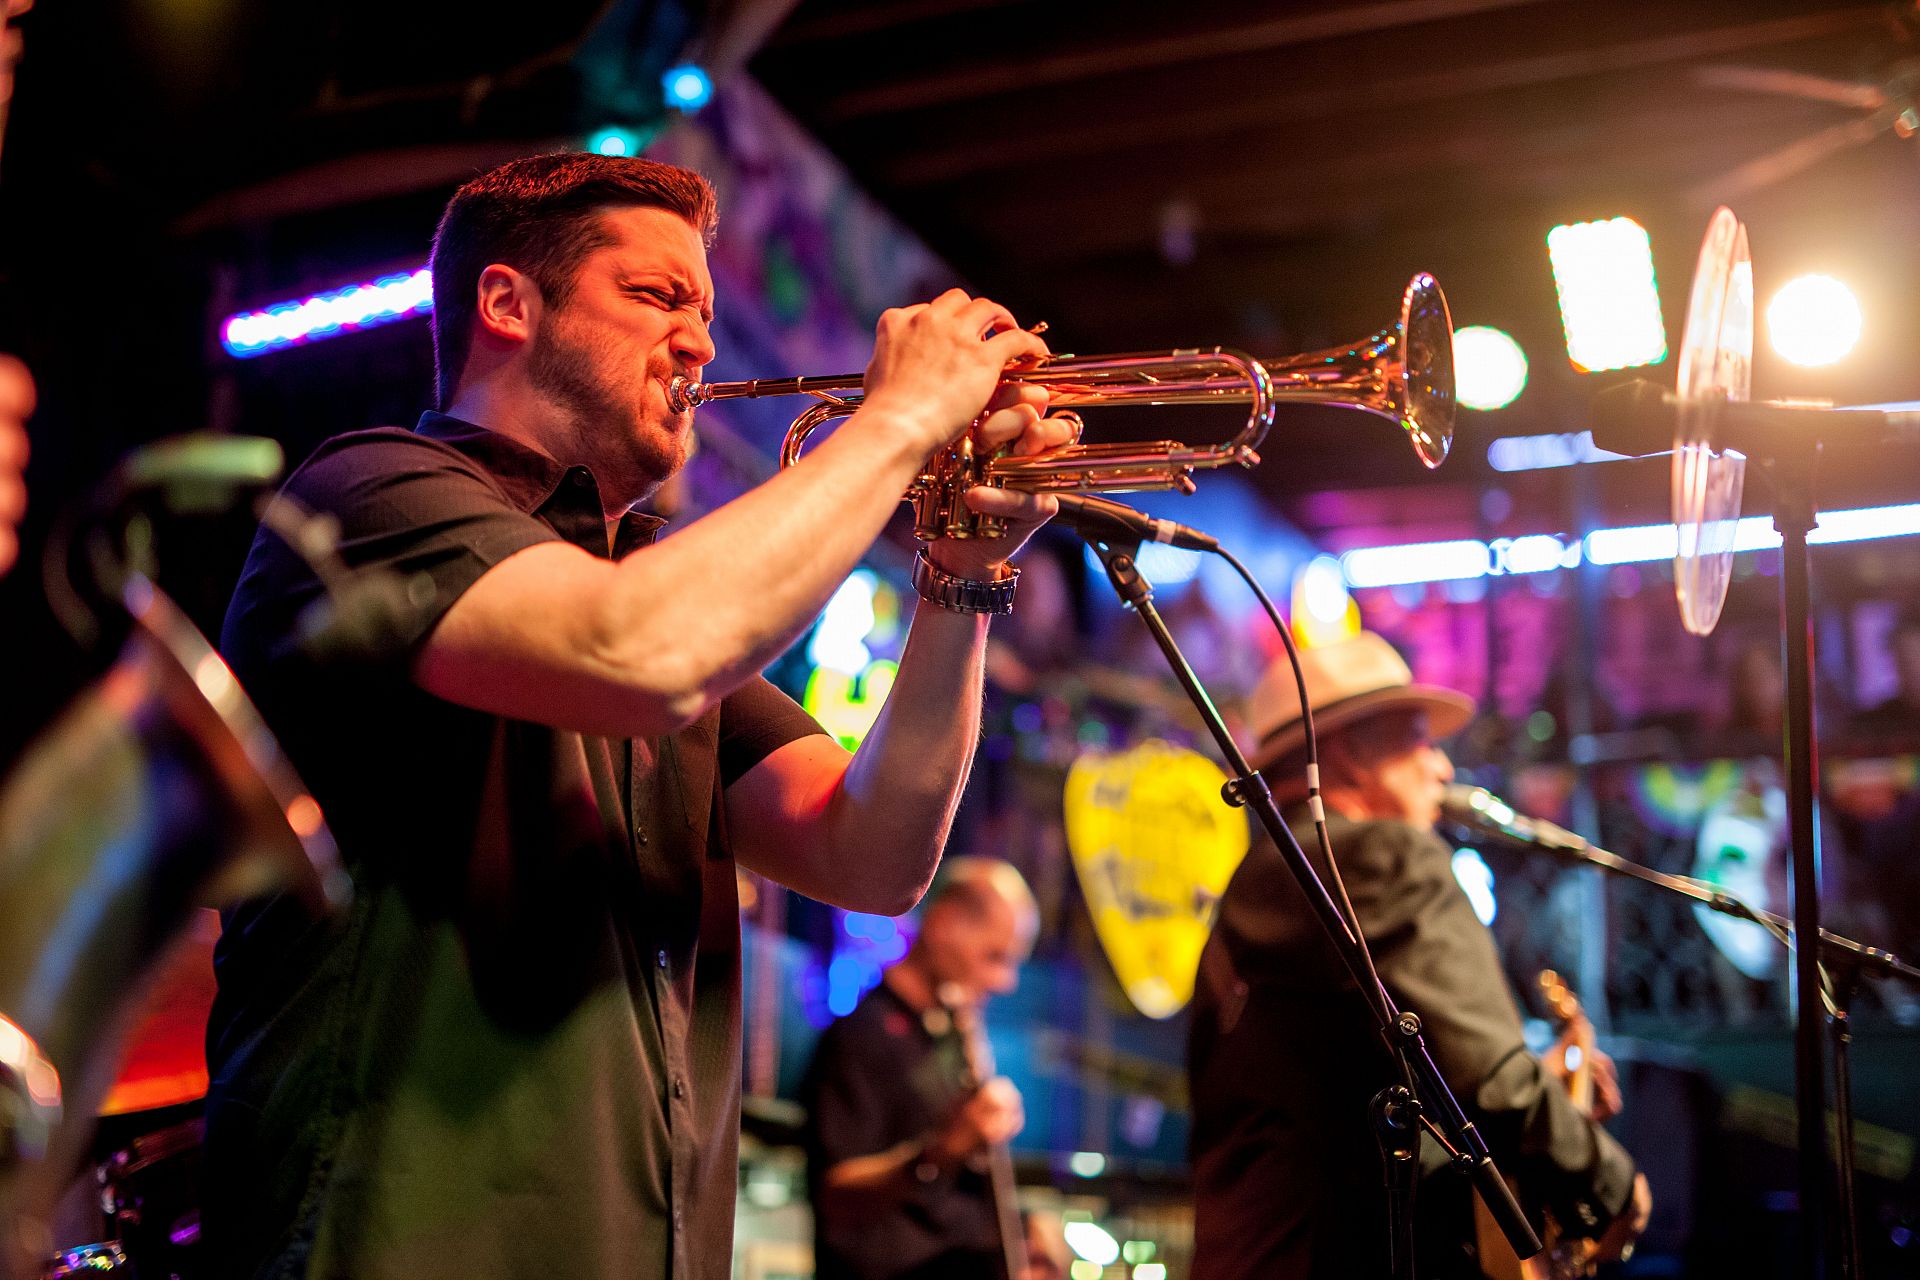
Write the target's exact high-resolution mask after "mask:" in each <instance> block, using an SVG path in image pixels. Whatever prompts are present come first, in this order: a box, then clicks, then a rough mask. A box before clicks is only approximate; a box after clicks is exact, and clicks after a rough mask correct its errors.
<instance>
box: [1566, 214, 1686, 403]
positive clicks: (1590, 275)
mask: <svg viewBox="0 0 1920 1280" xmlns="http://www.w3.org/2000/svg"><path fill="white" fill-rule="evenodd" d="M1547 257H1548V258H1549V259H1550V260H1551V262H1552V264H1553V287H1554V289H1555V290H1556V291H1557V292H1558V293H1559V295H1560V325H1561V328H1562V329H1564V330H1565V331H1566V335H1567V358H1568V359H1569V360H1571V361H1573V365H1574V367H1575V368H1576V369H1579V370H1580V371H1581V372H1583V373H1597V372H1599V371H1601V370H1603V369H1630V368H1633V367H1634V366H1635V365H1643V364H1658V363H1659V362H1660V361H1662V360H1665V359H1666V358H1667V331H1666V328H1665V326H1664V325H1663V324H1662V323H1661V321H1660V285H1659V282H1658V281H1657V280H1656V279H1655V278H1654V274H1653V242H1652V240H1650V239H1649V238H1648V236H1647V231H1646V228H1645V227H1642V226H1641V225H1640V224H1639V223H1637V222H1635V221H1634V220H1633V219H1632V218H1609V219H1607V220H1606V221H1604V222H1573V223H1568V224H1565V225H1563V226H1558V227H1555V228H1554V229H1553V230H1551V231H1549V232H1547Z"/></svg>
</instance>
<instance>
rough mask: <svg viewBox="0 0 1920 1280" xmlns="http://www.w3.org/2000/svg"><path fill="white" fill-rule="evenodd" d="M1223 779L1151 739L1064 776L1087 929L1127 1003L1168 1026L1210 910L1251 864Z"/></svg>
mask: <svg viewBox="0 0 1920 1280" xmlns="http://www.w3.org/2000/svg"><path fill="white" fill-rule="evenodd" d="M1226 781H1227V775H1226V774H1225V773H1223V772H1222V771H1221V769H1220V766H1218V765H1216V764H1215V763H1214V762H1213V761H1211V760H1209V759H1207V758H1206V757H1205V756H1202V755H1199V754H1197V753H1195V752H1192V751H1188V750H1187V749H1186V748H1184V747H1176V746H1174V745H1173V744H1172V743H1168V742H1161V741H1159V740H1157V739H1155V740H1151V741H1147V742H1143V743H1141V744H1140V745H1139V746H1137V747H1134V748H1132V749H1131V750H1128V751H1123V752H1120V753H1119V754H1117V755H1088V756H1082V757H1080V759H1078V760H1076V761H1074V764H1073V768H1072V769H1070V770H1069V771H1068V773H1067V793H1066V808H1067V848H1068V850H1069V851H1070V852H1071V853H1072V854H1073V867H1074V870H1075V872H1077V873H1078V874H1079V876H1080V891H1081V892H1082V893H1083V894H1084V895H1085V896H1086V899H1087V907H1088V909H1089V910H1090V911H1091V912H1092V913H1093V929H1094V933H1095V934H1096V935H1097V936H1098V937H1099V939H1100V945H1101V946H1102V947H1104V948H1105V949H1106V953H1107V959H1108V960H1109V961H1110V962H1111V963H1112V964H1113V972H1114V976H1115V977H1117V978H1119V979H1120V985H1121V987H1122V988H1124V989H1125V991H1126V993H1127V998H1128V999H1129V1000H1132V1001H1133V1004H1134V1007H1135V1008H1137V1009H1139V1010H1140V1012H1141V1013H1144V1014H1146V1015H1147V1016H1148V1017H1149V1018H1169V1017H1172V1016H1173V1015H1174V1014H1176V1013H1178V1012H1179V1011H1180V1010H1181V1008H1183V1007H1184V1006H1185V1005H1186V1003H1187V1001H1188V1000H1191V999H1192V998H1193V979H1194V973H1195V971H1196V970H1197V969H1198V968H1199V967H1200V949H1201V948H1202V947H1204V946H1205V945H1206V942H1207V933H1208V931H1209V930H1210V929H1211V928H1212V927H1213V914H1214V908H1215V907H1216V905H1217V904H1218V903H1219V901H1220V895H1221V894H1222V893H1224V892H1226V888H1227V881H1228V880H1229V879H1230V878H1231V877H1232V876H1233V872H1234V868H1235V867H1238V866H1239V865H1240V859H1241V858H1243V857H1245V856H1246V852H1247V843H1248V831H1247V820H1246V816H1245V815H1244V814H1242V813H1241V812H1240V811H1239V810H1238V809H1235V808H1233V807H1231V806H1230V805H1228V804H1227V802H1226V801H1225V800H1223V799H1221V798H1220V788H1221V786H1222V785H1224V784H1225V783H1226Z"/></svg>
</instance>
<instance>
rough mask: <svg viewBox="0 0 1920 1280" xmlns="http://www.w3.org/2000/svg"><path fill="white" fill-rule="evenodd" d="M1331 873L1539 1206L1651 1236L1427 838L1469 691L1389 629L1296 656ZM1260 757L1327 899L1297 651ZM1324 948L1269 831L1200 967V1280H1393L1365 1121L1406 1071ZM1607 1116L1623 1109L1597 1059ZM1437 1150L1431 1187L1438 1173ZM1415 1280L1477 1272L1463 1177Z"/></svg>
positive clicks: (1425, 1185) (1280, 681) (1627, 1234)
mask: <svg viewBox="0 0 1920 1280" xmlns="http://www.w3.org/2000/svg"><path fill="white" fill-rule="evenodd" d="M1301 659H1302V665H1303V668H1304V674H1305V677H1306V681H1305V682H1306V688H1307V698H1308V702H1309V705H1310V706H1311V707H1312V709H1313V721H1314V728H1315V730H1316V733H1317V736H1318V740H1319V756H1320V770H1321V782H1320V786H1321V793H1322V798H1323V800H1324V803H1325V806H1326V810H1327V828H1328V835H1329V838H1330V842H1331V844H1332V847H1333V852H1334V862H1335V865H1336V866H1337V868H1338V871H1339V878H1340V879H1343V880H1344V883H1345V890H1346V895H1347V896H1348V897H1350V899H1351V902H1352V912H1353V914H1354V915H1356V916H1357V917H1358V920H1359V924H1360V928H1361V931H1362V933H1364V935H1365V936H1366V939H1367V942H1368V944H1369V946H1370V947H1371V949H1372V952H1373V957H1374V961H1375V964H1376V966H1377V967H1378V969H1379V973H1380V977H1381V980H1382V981H1383V982H1385V983H1386V985H1387V987H1388V989H1389V990H1390V991H1391V992H1392V993H1393V996H1394V999H1395V1000H1396V1001H1397V1002H1398V1003H1399V1004H1400V1005H1401V1007H1402V1008H1404V1009H1408V1010H1411V1011H1413V1012H1415V1013H1418V1014H1419V1015H1420V1017H1421V1019H1422V1022H1423V1025H1424V1028H1425V1032H1426V1039H1427V1044H1428V1047H1429V1048H1430V1050H1431V1051H1432V1053H1433V1057H1434V1060H1435V1062H1436V1063H1437V1064H1438V1065H1439V1067H1440V1070H1441V1072H1442V1074H1443V1075H1444V1076H1445V1077H1446V1079H1447V1083H1448V1086H1449V1087H1450V1088H1451V1089H1452V1090H1453V1091H1454V1093H1455V1094H1456V1095H1457V1096H1458V1097H1459V1099H1460V1101H1461V1103H1462V1104H1463V1105H1464V1106H1465V1107H1466V1108H1467V1110H1468V1112H1469V1114H1470V1117H1471V1118H1472V1119H1473V1120H1474V1121H1475V1122H1476V1123H1477V1124H1478V1125H1479V1127H1480V1129H1481V1130H1482V1132H1483V1133H1484V1134H1485V1136H1486V1138H1487V1141H1488V1143H1489V1145H1491V1146H1492V1148H1493V1151H1494V1156H1495V1158H1496V1160H1497V1161H1498V1162H1499V1163H1500V1165H1501V1167H1502V1169H1503V1171H1504V1172H1505V1173H1506V1174H1507V1175H1508V1176H1509V1177H1513V1178H1517V1179H1518V1182H1519V1192H1520V1198H1521V1202H1522V1204H1523V1205H1524V1206H1525V1207H1526V1208H1527V1209H1528V1211H1529V1212H1530V1213H1538V1212H1539V1211H1540V1210H1541V1209H1543V1208H1544V1209H1548V1210H1550V1211H1551V1212H1552V1213H1553V1216H1554V1219H1555V1221H1556V1222H1558V1223H1560V1224H1562V1225H1563V1227H1564V1228H1565V1229H1566V1230H1568V1231H1569V1232H1570V1233H1572V1234H1576V1235H1587V1236H1599V1237H1600V1238H1601V1249H1600V1254H1601V1257H1602V1258H1603V1259H1605V1258H1608V1257H1618V1256H1619V1255H1620V1253H1621V1251H1622V1250H1623V1249H1624V1248H1625V1247H1626V1246H1627V1245H1628V1244H1629V1243H1630V1242H1631V1241H1632V1240H1633V1239H1634V1237H1635V1236H1637V1235H1638V1233H1639V1231H1640V1230H1641V1229H1643V1228H1644V1227H1645V1225H1646V1216H1647V1212H1648V1210H1649V1208H1650V1206H1651V1201H1650V1197H1649V1195H1648V1192H1647V1186H1646V1180H1645V1178H1644V1177H1641V1176H1639V1175H1637V1174H1636V1173H1635V1169H1634V1162H1633V1160H1632V1158H1631V1157H1630V1156H1629V1155H1628V1154H1627V1153H1626V1151H1625V1150H1624V1149H1623V1148H1622V1147H1621V1146H1620V1145H1619V1144H1618V1143H1617V1142H1615V1141H1614V1140H1613V1138H1611V1137H1610V1136H1608V1134H1607V1133H1606V1132H1605V1131H1604V1130H1603V1129H1601V1128H1600V1126H1599V1124H1598V1123H1597V1122H1596V1121H1595V1120H1593V1119H1590V1118H1588V1117H1587V1116H1584V1115H1582V1114H1581V1113H1580V1112H1579V1111H1577V1110H1576V1109H1575V1108H1574V1106H1573V1104H1572V1102H1571V1101H1569V1099H1568V1096H1567V1094H1566V1092H1565V1090H1564V1089H1563V1088H1562V1087H1561V1086H1560V1084H1559V1082H1558V1081H1557V1080H1556V1079H1555V1077H1554V1075H1553V1073H1552V1071H1551V1070H1550V1069H1549V1068H1548V1067H1547V1066H1546V1065H1545V1064H1543V1063H1542V1062H1541V1061H1540V1060H1539V1059H1537V1058H1535V1057H1534V1056H1533V1055H1532V1054H1530V1053H1528V1052H1527V1050H1526V1048H1525V1046H1524V1044H1523V1041H1522V1033H1521V1024H1520V1015H1519V1012H1518V1010H1517V1009H1516V1007H1515V1005H1514V1001H1513V997H1512V995H1511V994H1510V993H1509V991H1508V989H1507V985H1506V982H1505V979H1504V976H1503V975H1502V973H1501V970H1500V964H1499V958H1498V956H1497V954H1496V953H1495V950H1494V946H1493V940H1492V937H1491V935H1490V934H1489V933H1488V932H1487V930H1486V928H1485V927H1484V926H1483V925H1482V924H1481V923H1480V921H1479V919H1478V918H1477V917H1476V916H1475V915H1474V912H1473V908H1472V906H1471V904H1470V903H1469V902H1468V900H1467V897H1466V895H1465V893H1464V892H1462V890H1461V889H1460V887H1459V885H1458V883H1457V882H1456V881H1455V880H1454V878H1453V869H1452V851H1451V850H1450V849H1449V848H1448V847H1447V845H1446V844H1445V843H1443V842H1442V841H1441V840H1440V839H1439V837H1437V836H1436V835H1435V834H1434V832H1433V824H1434V822H1435V821H1436V820H1437V819H1438V818H1439V814H1440V798H1441V794H1442V791H1443V788H1444V787H1445V786H1446V784H1447V783H1448V782H1449V781H1450V780H1451V779H1452V777H1453V765H1452V763H1451V762H1450V761H1449V760H1448V759H1447V756H1446V754H1445V752H1443V751H1442V750H1441V749H1440V748H1439V747H1438V746H1436V745H1435V741H1436V740H1437V739H1440V738H1445V737H1447V736H1449V735H1451V734H1453V733H1455V732H1457V731H1458V730H1459V729H1461V728H1463V727H1464V726H1465V725H1466V723H1467V722H1468V720H1469V719H1471V718H1472V715H1473V710H1474V704H1473V700H1472V699H1471V698H1468V697H1466V696H1465V695H1464V694H1461V693H1457V692H1455V691H1454V690H1451V689H1445V688H1440V687H1437V686H1433V685H1423V684H1416V683H1415V682H1414V680H1413V674H1412V672H1411V671H1410V670H1409V669H1408V667H1407V664H1406V662H1405V661H1404V660H1403V659H1402V658H1401V657H1400V655H1399V654H1398V653H1396V652H1395V651H1394V649H1393V647H1392V646H1391V645H1390V644H1388V643H1387V642H1386V641H1385V640H1384V639H1382V638H1381V637H1380V636H1378V635H1375V634H1373V633H1371V632H1364V633H1362V634H1360V635H1359V636H1356V637H1354V638H1353V639H1350V640H1345V641H1341V642H1339V643H1336V644H1330V645H1326V646H1324V647H1320V648H1315V649H1309V650H1307V651H1305V652H1304V653H1302V655H1301ZM1247 721H1248V725H1249V728H1250V729H1251V731H1252V732H1253V733H1254V734H1255V735H1256V737H1257V742H1258V745H1257V747H1256V749H1255V750H1254V751H1253V752H1252V755H1251V758H1252V761H1253V763H1254V764H1255V766H1256V767H1258V768H1259V769H1260V770H1261V772H1262V773H1263V775H1264V776H1265V777H1266V778H1267V780H1268V783H1269V784H1270V785H1271V786H1272V787H1273V789H1274V793H1275V796H1276V798H1277V799H1278V800H1279V801H1280V803H1281V804H1282V806H1284V807H1285V811H1286V817H1287V821H1288V825H1289V827H1290V828H1291V830H1292V831H1293V833H1294V836H1295V838H1296V839H1298V840H1299V842H1300V844H1301V847H1302V848H1304V849H1305V850H1307V854H1308V857H1309V859H1310V860H1311V861H1312V862H1313V863H1314V865H1315V869H1316V870H1317V871H1318V872H1319V873H1320V875H1321V877H1322V879H1324V880H1326V881H1327V885H1328V889H1329V890H1330V891H1331V892H1333V894H1334V896H1335V899H1336V900H1339V899H1340V897H1341V896H1342V894H1341V890H1340V888H1339V887H1338V882H1337V880H1336V879H1335V878H1334V877H1332V876H1330V875H1329V868H1328V866H1327V863H1326V861H1325V859H1324V857H1323V855H1322V854H1321V852H1320V849H1319V842H1318V838H1317V837H1316V835H1315V833H1314V830H1313V826H1312V822H1311V819H1310V816H1309V813H1308V809H1307V805H1306V799H1307V783H1306V771H1305V763H1306V725H1305V722H1304V720H1303V719H1302V716H1301V711H1300V698H1299V693H1298V690H1297V687H1296V683H1295V679H1294V675H1293V671H1292V668H1291V666H1290V665H1289V664H1288V663H1287V661H1286V660H1285V659H1284V658H1283V659H1282V660H1280V661H1279V662H1277V663H1275V664H1274V665H1273V667H1271V668H1270V669H1269V670H1268V671H1267V673H1266V675H1265V676H1264V677H1263V678H1262V680H1261V681H1260V683H1259V685H1258V686H1257V687H1256V688H1255V690H1254V693H1253V695H1252V697H1251V699H1250V700H1249V703H1248V708H1247ZM1351 986H1352V984H1351V981H1350V980H1349V979H1348V977H1347V975H1346V972H1345V970H1344V969H1343V967H1342V966H1341V964H1340V961H1339V959H1338V958H1337V956H1336V955H1335V953H1334V951H1333V949H1332V947H1331V945H1330V944H1329V943H1328V942H1327V940H1326V939H1325V938H1324V937H1323V936H1322V935H1321V933H1320V930H1319V926H1318V925H1317V923H1316V922H1315V920H1314V917H1313V915H1312V913H1311V911H1310V910H1309V909H1308V907H1307V904H1306V901H1305V899H1304V897H1303V896H1302V894H1301V891H1300V889H1299V887H1298V886H1297V885H1296V884H1295V882H1294V880H1293V878H1292V876H1291V874H1290V873H1289V872H1288V870H1287V867H1286V865H1285V863H1284V862H1283V861H1282V860H1281V857H1280V854H1279V852H1278V850H1276V849H1275V848H1274V847H1273V845H1272V844H1271V842H1269V841H1267V840H1266V839H1264V838H1263V839H1261V840H1259V841H1257V842H1256V843H1255V846H1254V848H1253V849H1252V850H1251V851H1250V852H1249V853H1248V854H1247V857H1246V860H1245V861H1244V862H1243V863H1242V864H1241V866H1240V868H1239V870H1238V871H1237V872H1235V874H1234V877H1233V880H1232V882H1231V883H1230V884H1229V885H1228V887H1227V891H1226V894H1225V896H1224V897H1223V898H1222V900H1221V904H1220V913H1219V918H1218V920H1217V921H1216V923H1215V925H1214V931H1213V936H1212V938H1211V939H1210V940H1209V942H1208V944H1207V949H1206V953H1205V955H1204V957H1203V958H1202V960H1201V966H1200V981H1199V983H1198V985H1197V989H1196V992H1195V997H1194V1017H1193V1025H1192V1031H1191V1038H1190V1042H1189V1046H1188V1048H1189V1058H1188V1065H1189V1071H1190V1076H1191V1084H1192V1096H1193V1100H1194V1101H1193V1107H1194V1114H1193V1140H1192V1142H1193V1163H1194V1201H1195V1256H1194V1270H1193V1274H1194V1276H1195V1277H1197V1278H1198V1280H1224V1278H1230V1277H1243V1276H1244V1277H1255V1276H1258V1277H1261V1278H1262V1280H1273V1278H1275V1277H1308V1276H1313V1277H1321V1276H1327V1277H1332V1276H1338V1277H1359V1276H1374V1275H1379V1276H1385V1275H1386V1274H1387V1273H1388V1261H1387V1252H1386V1241H1387V1216H1386V1196H1385V1192H1384V1190H1383V1179H1382V1171H1381V1165H1380V1156H1379V1152H1378V1148H1377V1146H1376V1145H1375V1143H1374V1140H1373V1137H1372V1134H1371V1131H1370V1128H1369V1124H1368V1118H1367V1103H1368V1100H1369V1099H1370V1098H1371V1096H1372V1095H1373V1093H1374V1092H1375V1091H1376V1090H1378V1089H1379V1088H1381V1087H1382V1086H1383V1085H1385V1084H1387V1083H1389V1082H1390V1080H1391V1079H1392V1078H1393V1077H1394V1075H1395V1074H1396V1073H1395V1069H1394V1066H1393V1063H1392V1061H1391V1059H1390V1058H1389V1057H1388V1055H1387V1052H1386V1050H1385V1048H1384V1047H1383V1046H1382V1045H1381V1044H1380V1041H1379V1038H1378V1036H1377V1034H1376V1033H1375V1030H1374V1027H1373V1025H1372V1021H1371V1017H1370V1015H1369V1013H1368V1011H1367V1007H1366V1006H1365V1005H1364V1004H1363V1003H1362V1002H1361V1001H1360V1000H1359V999H1358V998H1357V997H1356V995H1355V993H1354V992H1353V991H1352V990H1351ZM1601 1065H1602V1070H1601V1071H1600V1072H1599V1076H1600V1093H1601V1101H1600V1105H1599V1106H1598V1107H1597V1108H1596V1110H1597V1111H1599V1112H1601V1113H1602V1115H1601V1118H1602V1119H1604V1118H1605V1115H1608V1114H1611V1113H1612V1111H1613V1110H1617V1108H1618V1103H1619V1095H1618V1088H1617V1086H1616V1085H1615V1084H1614V1082H1613V1074H1612V1069H1611V1063H1605V1064H1601ZM1444 1166H1445V1161H1444V1157H1443V1156H1442V1153H1441V1152H1440V1151H1439V1149H1438V1147H1437V1145H1435V1144H1434V1143H1432V1141H1431V1140H1430V1139H1429V1140H1427V1141H1426V1144H1425V1147H1424V1148H1423V1150H1422V1152H1421V1169H1422V1173H1423V1175H1424V1174H1430V1173H1434V1172H1437V1171H1439V1170H1441V1169H1443V1168H1444ZM1416 1206H1417V1207H1416V1224H1417V1229H1416V1257H1417V1260H1418V1271H1419V1274H1420V1275H1421V1276H1422V1277H1443V1276H1444V1277H1453V1276H1462V1277H1465V1276H1475V1275H1478V1274H1479V1273H1480V1263H1479V1260H1478V1259H1477V1258H1476V1256H1475V1245H1474V1230H1473V1215H1472V1209H1471V1200H1470V1197H1469V1193H1468V1188H1467V1185H1466V1183H1465V1181H1464V1180H1463V1179H1461V1178H1458V1177H1452V1176H1448V1177H1440V1178H1432V1177H1423V1180H1422V1182H1421V1185H1420V1190H1419V1194H1418V1196H1417V1197H1416Z"/></svg>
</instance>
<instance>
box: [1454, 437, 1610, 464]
mask: <svg viewBox="0 0 1920 1280" xmlns="http://www.w3.org/2000/svg"><path fill="white" fill-rule="evenodd" d="M1624 456H1625V455H1624V454H1618V453H1609V452H1607V451H1606V450H1605V449H1600V448H1596V447H1595V446H1594V443H1593V432H1591V431H1579V432H1569V433H1565V434H1561V435H1548V436H1501V437H1500V438H1499V439H1497V440H1495V441H1494V442H1493V443H1492V444H1489V445H1488V446H1487V465H1488V466H1490V467H1492V468H1493V469H1494V470H1495V471H1544V470H1546V469H1548V468H1550V467H1571V466H1577V465H1579V464H1580V463H1582V462H1618V461H1620V460H1621V458H1623V457H1624Z"/></svg>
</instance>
